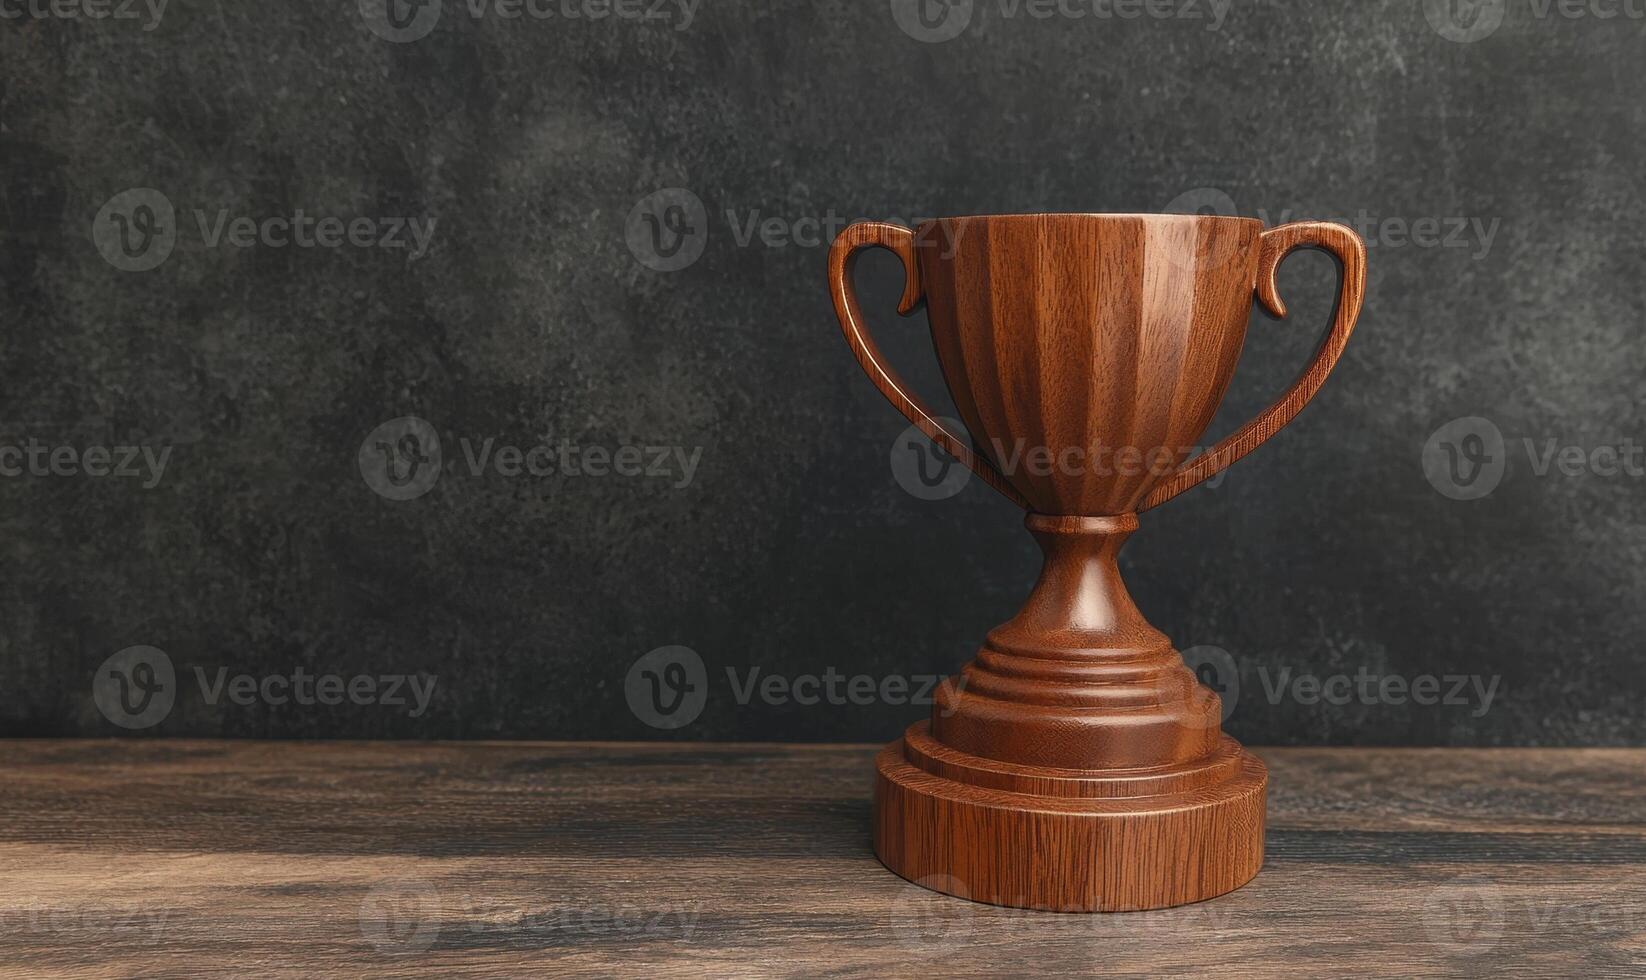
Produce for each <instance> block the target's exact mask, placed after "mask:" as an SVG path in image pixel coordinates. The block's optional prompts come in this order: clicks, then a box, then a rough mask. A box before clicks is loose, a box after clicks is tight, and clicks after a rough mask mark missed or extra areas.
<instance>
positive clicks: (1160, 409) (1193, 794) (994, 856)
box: [829, 214, 1365, 912]
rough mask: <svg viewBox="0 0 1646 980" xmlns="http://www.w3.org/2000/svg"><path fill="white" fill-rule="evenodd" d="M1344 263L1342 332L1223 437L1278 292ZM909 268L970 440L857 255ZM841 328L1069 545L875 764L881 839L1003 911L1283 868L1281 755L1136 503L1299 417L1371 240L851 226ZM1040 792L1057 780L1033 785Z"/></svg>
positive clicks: (1189, 482)
mask: <svg viewBox="0 0 1646 980" xmlns="http://www.w3.org/2000/svg"><path fill="white" fill-rule="evenodd" d="M1305 245H1309V246H1314V247H1321V248H1326V249H1329V250H1331V251H1333V252H1334V253H1336V254H1338V255H1339V256H1340V258H1341V260H1342V262H1343V269H1344V272H1343V286H1342V295H1341V296H1340V299H1339V302H1338V308H1337V313H1336V315H1335V318H1334V322H1333V326H1332V329H1331V330H1330V331H1328V333H1327V336H1326V339H1325V341H1324V342H1323V343H1322V344H1321V346H1320V348H1319V350H1318V351H1317V352H1316V354H1315V357H1314V359H1313V361H1312V362H1311V363H1310V364H1309V366H1308V367H1307V368H1306V369H1305V370H1304V372H1303V374H1302V375H1301V376H1300V377H1299V378H1298V380H1297V381H1296V382H1295V383H1294V384H1293V385H1292V386H1291V387H1290V388H1288V389H1287V391H1286V392H1284V393H1283V394H1282V395H1281V397H1280V398H1279V399H1278V400H1277V401H1276V402H1275V403H1274V404H1272V405H1270V406H1269V407H1268V408H1267V409H1265V410H1264V411H1263V412H1262V413H1260V414H1259V415H1258V416H1257V418H1255V419H1253V420H1252V421H1251V422H1249V423H1247V424H1246V425H1245V426H1242V427H1241V428H1240V429H1238V430H1236V431H1235V432H1234V433H1233V434H1231V435H1230V436H1229V437H1228V438H1226V439H1224V440H1222V441H1221V442H1219V443H1218V444H1217V445H1216V446H1214V447H1212V449H1210V450H1208V451H1207V452H1205V453H1204V454H1201V455H1199V456H1197V457H1193V458H1191V456H1192V454H1193V452H1194V449H1195V444H1196V442H1197V441H1198V440H1199V438H1200V437H1201V435H1202V434H1203V433H1204V432H1205V430H1206V427H1207V425H1209V424H1210V423H1211V420H1212V417H1213V415H1214V414H1216V412H1217V408H1218V405H1219V404H1220V403H1221V402H1222V400H1223V395H1224V392H1225V391H1226V390H1227V388H1228V385H1229V381H1230V379H1231V378H1232V377H1233V376H1234V370H1235V366H1236V364H1237V362H1238V361H1239V360H1240V351H1241V347H1242V346H1243V344H1244V342H1245V337H1246V324H1247V320H1248V318H1249V314H1250V306H1251V303H1252V299H1253V296H1254V293H1255V294H1256V296H1257V298H1258V299H1259V300H1260V301H1261V302H1262V303H1263V304H1264V305H1265V306H1267V307H1268V308H1269V309H1270V310H1271V311H1272V312H1273V313H1275V314H1276V315H1277V316H1284V315H1285V306H1284V305H1283V304H1282V302H1281V300H1280V297H1279V294H1278V293H1277V291H1276V288H1275V270H1276V269H1277V267H1278V266H1279V264H1280V262H1281V260H1282V259H1283V258H1284V257H1285V256H1286V255H1287V254H1288V253H1289V252H1290V251H1292V250H1293V249H1295V248H1299V247H1303V246H1305ZM868 246H881V247H884V248H887V249H889V250H891V251H892V252H894V253H895V254H896V255H897V256H898V259H899V260H900V261H901V262H902V264H903V269H904V276H905V280H904V289H903V296H902V299H901V301H900V302H899V304H898V312H900V313H903V314H905V315H906V314H908V313H910V312H911V311H912V310H913V309H914V308H915V307H916V305H918V304H919V303H920V302H922V301H924V302H925V303H926V304H927V308H928V313H929V316H928V319H929V321H930V324H931V334H932V342H933V345H934V346H935V347H936V349H937V357H938V362H939V363H940V365H941V366H942V369H943V377H944V380H945V381H946V383H947V385H948V388H949V393H950V395H951V396H952V397H953V399H954V403H955V407H956V410H957V411H958V412H959V414H960V415H961V417H962V419H963V420H964V422H965V425H966V428H967V430H968V431H969V433H970V435H971V438H972V444H971V445H968V444H966V443H965V442H964V441H962V440H961V439H960V437H959V436H958V435H957V434H956V433H953V432H950V431H949V430H948V429H947V428H945V427H944V426H943V425H942V424H941V423H939V422H938V420H937V419H936V418H935V417H934V416H933V414H932V413H931V411H930V410H929V409H927V408H926V407H925V406H924V404H923V403H922V402H921V400H920V399H919V398H918V397H917V396H916V395H915V394H914V393H913V392H912V391H910V390H909V388H908V386H907V384H906V383H905V382H904V381H903V380H902V379H901V378H900V377H898V376H897V374H896V372H895V371H894V370H893V369H892V368H891V367H890V365H889V364H887V363H886V361H885V358H884V356H883V355H882V354H881V353H880V350H879V348H878V347H877V346H876V344H875V342H874V340H873V338H872V337H871V336H870V335H869V333H868V332H867V331H866V329H865V327H864V320H863V313H862V310H861V309H860V308H859V306H858V302H857V297H856V294H855V293H854V291H853V287H852V259H853V257H854V256H855V255H856V254H857V253H858V251H859V250H860V249H862V248H865V247H868ZM829 283H830V290H831V293H832V295H833V297H834V304H835V311H836V313H837V314H838V316H839V319H840V326H841V330H842V331H843V332H844V334H845V337H846V342H847V344H848V346H849V347H850V348H851V350H852V352H853V354H854V355H855V356H856V358H857V360H858V363H859V364H860V365H861V366H862V367H863V370H864V371H865V372H866V373H867V374H868V375H869V378H870V379H871V380H872V381H873V382H874V384H875V386H876V387H877V388H878V389H879V390H880V392H881V393H882V394H883V395H885V396H886V398H887V399H888V400H890V401H891V403H892V404H893V405H894V406H895V407H896V408H897V410H898V411H899V412H901V413H903V415H905V416H906V417H908V418H909V420H910V421H911V422H913V423H914V424H915V425H916V426H919V427H920V429H921V430H922V431H924V432H925V433H926V434H927V435H928V436H929V437H931V438H932V439H933V440H935V441H936V442H938V443H939V444H940V445H942V446H943V447H944V448H945V449H947V450H948V451H949V452H950V453H951V454H952V455H954V456H955V457H956V458H957V459H958V460H959V461H960V462H962V463H963V464H965V465H966V466H968V467H970V468H971V469H972V470H974V471H975V472H977V473H978V474H979V475H980V476H982V477H983V478H984V479H985V480H987V481H988V482H989V483H990V485H992V486H994V487H995V488H996V489H998V490H1000V491H1001V492H1002V493H1005V494H1006V495H1007V496H1009V497H1010V498H1011V499H1013V500H1014V501H1016V502H1018V503H1019V504H1021V505H1024V506H1026V507H1028V508H1029V509H1030V511H1031V513H1030V514H1029V517H1028V521H1027V523H1028V527H1029V529H1030V531H1031V532H1032V533H1033V534H1034V535H1035V538H1036V540H1037V541H1038V542H1039V543H1040V545H1041V548H1042V551H1043V552H1044V555H1045V561H1044V564H1043V566H1042V569H1041V573H1040V578H1039V581H1038V582H1037V583H1036V585H1035V588H1034V591H1033V593H1032V594H1031V595H1030V596H1029V599H1028V601H1027V602H1026V603H1025V605H1024V607H1023V609H1022V611H1020V612H1019V613H1018V614H1017V615H1016V616H1015V617H1013V618H1012V619H1011V620H1010V621H1009V622H1007V623H1005V624H1003V625H1001V626H999V627H997V628H996V629H994V630H992V631H990V633H989V636H988V638H987V640H986V642H985V643H984V645H983V648H982V650H981V651H980V652H979V653H978V655H977V657H976V659H974V660H973V661H972V662H971V663H970V664H968V665H967V666H966V667H965V668H964V670H963V671H962V672H961V675H960V676H959V677H958V678H957V679H954V680H953V681H951V682H950V683H948V684H945V685H944V687H943V688H942V690H941V691H940V692H939V696H938V697H937V699H936V701H935V703H934V704H933V707H932V716H931V721H930V723H929V725H928V726H919V725H917V726H915V727H913V728H911V729H909V731H908V733H907V734H906V735H905V736H904V737H903V738H902V739H899V740H898V741H896V742H894V743H892V744H891V745H889V746H887V748H886V750H885V751H884V752H882V753H881V754H880V755H879V756H878V757H877V758H876V762H875V765H876V780H875V821H874V846H875V853H876V854H877V855H878V856H879V857H880V859H881V860H882V861H883V862H885V864H886V866H887V867H888V868H890V869H891V870H893V871H895V872H897V873H898V874H899V875H901V876H903V877H904V878H907V879H908V880H910V881H914V882H917V883H920V884H922V885H925V886H926V887H929V888H932V889H935V890H937V891H940V892H945V893H948V894H951V895H958V896H963V897H967V898H972V899H976V900H978V901H981V902H988V903H991V904H1000V905H1012V906H1021V907H1025V908H1031V909H1055V910H1058V911H1071V912H1072V911H1104V912H1107V911H1129V910H1139V909H1156V908H1164V907H1168V906H1172V905H1179V904H1183V903H1189V902H1198V901H1202V900H1204V899H1207V898H1211V897H1213V896H1216V895H1221V894H1223V893H1225V892H1227V891H1229V890H1230V889H1232V888H1237V887H1239V886H1240V885H1242V884H1244V883H1245V882H1247V881H1248V880H1250V879H1251V877H1252V876H1253V875H1254V874H1256V873H1257V870H1258V868H1259V867H1260V866H1261V865H1262V863H1263V806H1264V787H1265V778H1266V777H1265V770H1264V768H1263V765H1262V763H1261V762H1259V761H1257V760H1256V759H1255V758H1253V757H1252V756H1250V755H1249V754H1246V753H1245V752H1244V751H1243V750H1242V749H1240V747H1239V746H1238V745H1237V744H1235V743H1234V742H1233V741H1232V740H1229V739H1227V738H1225V737H1224V736H1223V734H1222V731H1221V720H1220V705H1219V701H1218V699H1217V697H1216V696H1215V695H1213V694H1211V692H1209V691H1207V690H1205V689H1204V688H1202V687H1201V686H1200V685H1199V684H1198V683H1197V682H1196V680H1195V678H1194V676H1193V675H1192V674H1190V672H1189V671H1188V670H1186V669H1185V668H1184V666H1183V663H1182V660H1181V658H1180V657H1179V656H1178V654H1177V652H1176V651H1175V650H1173V649H1172V646H1171V643H1170V642H1169V641H1168V640H1167V638H1166V637H1165V635H1164V634H1162V633H1161V632H1160V631H1159V630H1157V629H1155V628H1154V627H1152V626H1150V625H1149V623H1148V622H1147V621H1145V620H1144V619H1143V616H1142V615H1141V614H1140V613H1139V612H1138V610H1137V607H1136V606H1135V605H1134V604H1133V603H1132V600H1131V598H1130V596H1128V595H1127V593H1126V588H1125V585H1124V583H1122V582H1121V579H1120V571H1119V568H1118V567H1117V565H1116V557H1117V555H1118V554H1119V551H1120V548H1121V546H1122V545H1123V544H1124V543H1125V541H1126V538H1127V537H1128V536H1129V535H1130V534H1131V532H1132V531H1133V530H1135V529H1136V528H1137V516H1136V511H1138V510H1142V509H1147V508H1148V507H1152V506H1155V505H1157V504H1159V503H1161V502H1163V501H1165V500H1167V499H1170V498H1171V497H1173V496H1175V495H1176V494H1179V493H1182V492H1183V491H1184V490H1186V489H1188V488H1189V487H1192V486H1194V485H1195V484H1196V483H1199V482H1200V481H1201V480H1204V479H1206V478H1208V477H1210V476H1211V475H1213V474H1215V473H1217V472H1219V471H1220V470H1222V469H1224V468H1225V467H1227V466H1229V465H1230V464H1231V463H1233V462H1234V461H1235V460H1238V459H1240V458H1241V457H1242V456H1244V455H1245V454H1246V453H1248V452H1250V451H1251V450H1252V449H1254V448H1256V446H1258V445H1259V444H1260V443H1262V442H1263V441H1264V440H1266V439H1268V438H1269V437H1270V436H1272V435H1274V433H1275V432H1277V431H1278V430H1279V429H1280V428H1281V427H1282V426H1284V425H1285V424H1286V423H1287V422H1289V421H1291V419H1292V418H1293V417H1294V416H1296V415H1297V413H1298V412H1299V411H1300V410H1301V409H1302V408H1303V405H1304V404H1305V403H1307V401H1308V400H1309V398H1310V397H1311V396H1313V395H1314V393H1315V392H1316V391H1317V390H1319V388H1320V385H1321V383H1322V382H1323V381H1324V380H1325V377H1326V375H1327V374H1328V373H1330V371H1331V370H1332V367H1333V366H1334V365H1335V364H1336V363H1337V359H1338V358H1339V357H1340V356H1341V354H1342V352H1343V348H1344V345H1345V344H1346V343H1347V341H1348V337H1349V333H1350V331H1352V330H1353V328H1354V323H1355V318H1356V317H1357V316H1358V315H1359V311H1360V302H1361V295H1362V293H1363V291H1364V285H1365V249H1364V246H1363V245H1362V244H1361V242H1360V240H1359V239H1358V238H1357V237H1356V236H1355V235H1354V233H1353V232H1352V231H1350V230H1349V229H1347V228H1345V227H1343V226H1341V225H1333V224H1327V223H1322V222H1302V223H1296V224H1288V225H1284V226H1281V227H1279V228H1274V229H1270V230H1268V231H1265V230H1264V229H1263V227H1262V224H1261V223H1260V222H1258V221H1256V220H1254V219H1250V218H1230V217H1218V216H1197V215H1138V214H1024V215H985V216H976V217H964V218H943V219H939V220H937V221H930V222H924V223H922V224H921V225H920V226H919V228H918V229H917V230H913V231H911V230H909V229H907V228H902V227H899V226H897V225H890V224H885V223H880V222H863V223H859V224H854V225H852V226H850V227H848V228H847V229H845V230H844V231H843V232H842V233H841V235H840V236H839V237H838V239H837V240H836V241H835V243H834V246H833V248H832V249H831V251H830V255H829ZM1030 787H1033V788H1032V789H1031V788H1030Z"/></svg>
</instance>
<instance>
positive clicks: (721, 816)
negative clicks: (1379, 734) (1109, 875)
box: [0, 740, 1646, 977]
mask: <svg viewBox="0 0 1646 980" xmlns="http://www.w3.org/2000/svg"><path fill="white" fill-rule="evenodd" d="M872 753H873V749H872V748H871V747H868V746H779V745H687V744H666V745H614V744H597V743H582V744H568V743H554V744H545V743H461V744H453V743H436V744H427V743H359V742H343V743H293V742H201V741H159V740H123V741H12V742H0V771H3V773H4V786H5V789H4V793H3V794H0V976H5V977H13V976H22V977H27V976H42V977H48V976H49V977H102V976H108V977H115V976H119V977H129V976H152V977H193V976H221V975H233V976H236V977H259V976H271V977H272V976H322V975H325V976H359V975H392V976H430V977H435V976H456V975H465V974H472V975H485V976H590V977H596V976H663V977H698V976H738V977H765V976H804V977H828V976H843V977H845V976H851V977H858V976H860V977H884V976H921V977H931V976H990V975H1001V976H1006V975H1024V974H1027V973H1031V972H1034V971H1040V970H1045V971H1053V972H1057V973H1063V974H1070V973H1075V974H1087V975H1109V976H1128V975H1129V976H1170V975H1185V976H1231V977H1258V976H1281V975H1291V976H1347V975H1374V976H1376V975H1382V976H1402V977H1406V976H1457V977H1466V976H1479V975H1495V976H1637V977H1638V976H1646V819H1643V818H1646V750H1633V749H1581V750H1566V749H1535V750H1522V749H1497V750H1453V749H1400V750H1394V749H1271V750H1258V754H1259V755H1260V756H1261V757H1262V758H1263V759H1264V760H1265V761H1266V762H1267V763H1268V764H1269V767H1270V774H1271V775H1270V784H1269V785H1270V789H1269V793H1270V796H1269V832H1268V857H1267V862H1266V864H1265V865H1264V869H1263V871H1262V873H1261V874H1259V875H1258V877H1257V879H1256V880H1255V881H1253V882H1252V883H1251V884H1250V885H1248V886H1246V887H1245V888H1243V889H1241V890H1239V891H1236V892H1234V893H1232V894H1230V895H1227V896H1224V897H1222V898H1219V899H1214V900H1213V901H1210V902H1206V903H1203V904H1200V905H1193V906H1187V907H1183V908H1178V909H1169V910H1164V911H1159V912H1143V913H1125V914H1118V915H1068V914H1055V913H1032V912H1024V911H1020V910H1011V909H1000V908H993V907H990V906H983V905H977V904H973V903H970V902H964V901H960V900H957V899H953V898H948V897H945V896H941V895H938V894H936V893H933V892H928V891H926V890H924V889H921V888H917V887H915V886H913V885H910V884H908V883H906V882H904V881H902V880H901V879H899V878H897V877H895V876H893V875H891V874H890V873H888V872H887V871H885V870H884V869H883V868H881V866H880V865H879V863H877V862H876V861H875V859H874V856H873V855H872V854H871V853H870V851H869V843H868V840H869V785H870V773H871V771H872V769H871V763H870V759H871V755H872Z"/></svg>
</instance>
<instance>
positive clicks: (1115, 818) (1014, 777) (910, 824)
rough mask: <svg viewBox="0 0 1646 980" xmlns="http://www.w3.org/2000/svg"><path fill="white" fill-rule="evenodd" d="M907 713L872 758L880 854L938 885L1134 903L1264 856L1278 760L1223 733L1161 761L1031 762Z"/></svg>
mask: <svg viewBox="0 0 1646 980" xmlns="http://www.w3.org/2000/svg"><path fill="white" fill-rule="evenodd" d="M930 728H931V726H930V722H926V721H922V722H919V723H917V724H915V725H912V726H910V728H909V730H908V731H907V732H906V733H905V734H904V736H903V738H901V739H898V740H897V741H895V742H893V743H891V744H890V745H888V746H886V747H885V748H884V749H882V750H881V751H880V754H879V756H878V757H877V758H876V760H875V768H876V770H877V772H876V776H875V789H874V853H875V856H876V857H878V858H879V859H880V861H881V863H882V864H884V865H885V866H886V867H887V868H889V869H891V870H892V871H894V872H896V873H897V874H899V875H901V876H902V877H904V878H907V879H908V880H909V881H912V882H914V883H915V884H917V885H921V886H923V887H926V888H930V889H932V890H934V891H939V892H943V893H946V894H950V895H955V896H958V897H960V898H967V899H971V900H972V901H977V902H986V903H988V904H990V905H1007V906H1013V907H1016V908H1030V909H1041V910H1047V911H1057V912H1128V911H1139V910H1142V909H1159V908H1167V907H1170V906H1173V905H1185V904H1188V903H1190V902H1199V901H1203V900H1205V899H1208V898H1213V897H1215V896H1217V895H1222V894H1223V893H1225V892H1229V891H1233V890H1234V889H1236V888H1239V887H1240V886H1241V885H1244V884H1245V883H1246V882H1248V881H1250V880H1251V879H1252V877H1253V876H1254V875H1256V874H1257V871H1258V868H1259V867H1260V866H1261V865H1262V864H1263V822H1264V821H1263V817H1264V802H1265V790H1266V788H1267V785H1268V779H1269V775H1268V770H1267V769H1266V768H1265V767H1264V765H1263V763H1262V762H1261V761H1260V760H1259V759H1258V758H1257V757H1256V756H1254V755H1252V754H1251V753H1250V752H1247V751H1246V750H1245V749H1244V748H1242V747H1241V746H1240V743H1238V742H1236V741H1235V740H1234V739H1232V738H1229V737H1227V736H1223V737H1222V739H1221V741H1220V742H1219V743H1218V745H1217V748H1216V749H1215V750H1214V751H1213V752H1212V753H1211V754H1210V755H1208V756H1206V757H1204V758H1201V759H1197V760H1195V761H1194V762H1192V763H1189V764H1187V765H1181V766H1172V767H1162V768H1156V769H1116V770H1077V769H1051V768H1043V767H1039V766H1025V765H1017V764H1012V763H1006V762H999V761H994V760H990V759H983V758H980V757H977V756H973V755H968V754H966V753H963V752H958V751H956V750H954V749H952V748H949V747H947V746H944V745H942V744H940V743H938V742H937V741H935V740H934V739H933V738H932V737H931V732H930Z"/></svg>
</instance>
